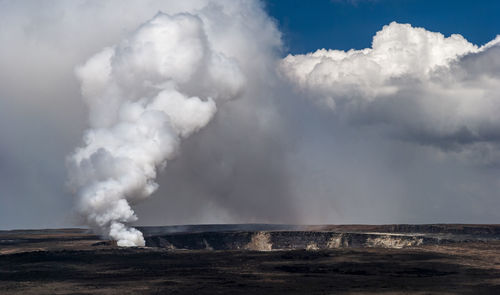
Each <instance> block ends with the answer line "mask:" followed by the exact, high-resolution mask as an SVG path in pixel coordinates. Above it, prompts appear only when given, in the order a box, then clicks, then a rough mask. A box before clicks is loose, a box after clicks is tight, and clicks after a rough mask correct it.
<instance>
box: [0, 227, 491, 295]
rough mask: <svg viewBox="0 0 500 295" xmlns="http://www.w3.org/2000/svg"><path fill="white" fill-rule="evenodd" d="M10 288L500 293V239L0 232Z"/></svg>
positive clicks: (1, 272) (2, 288)
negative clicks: (322, 244) (209, 246)
mask: <svg viewBox="0 0 500 295" xmlns="http://www.w3.org/2000/svg"><path fill="white" fill-rule="evenodd" d="M0 293H1V294H371V293H383V294H401V293H403V294H438V293H439V294H457V293H462V294H500V241H489V242H463V243H455V244H450V245H427V246H426V245H424V246H419V247H411V248H404V249H386V248H339V249H329V250H318V251H305V250H293V251H268V252H257V251H248V250H229V251H209V250H190V251H186V250H174V251H171V250H167V249H162V248H128V249H125V248H117V247H116V246H114V245H112V243H108V242H105V241H104V242H103V241H102V240H99V238H98V237H96V236H93V235H91V234H88V233H85V231H83V230H78V229H68V230H52V231H14V232H12V231H11V232H0Z"/></svg>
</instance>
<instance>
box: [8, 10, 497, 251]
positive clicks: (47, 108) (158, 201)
mask: <svg viewBox="0 0 500 295" xmlns="http://www.w3.org/2000/svg"><path fill="white" fill-rule="evenodd" d="M158 11H161V12H162V13H160V14H158ZM178 13H184V14H183V16H184V17H186V18H187V19H189V20H188V21H187V22H188V23H189V24H191V26H177V28H178V29H172V30H173V32H175V37H172V36H171V35H167V36H159V37H157V36H155V35H151V36H150V35H149V33H147V32H148V26H149V25H152V24H153V23H154V22H155V20H156V21H159V20H158V19H157V18H160V19H168V20H170V22H171V23H172V26H173V27H176V25H175V23H177V22H178V21H179V19H178V18H179V17H181V16H179V15H177V14H178ZM155 15H156V17H155ZM168 27H169V28H171V26H168ZM189 28H191V29H189ZM141 32H142V33H144V34H145V35H141V34H142V33H141ZM146 33H147V34H146ZM374 34H375V32H374ZM143 37H144V38H146V39H141V38H143ZM148 38H151V39H150V40H149V41H147V42H146V43H147V44H153V45H154V44H162V45H161V46H160V45H159V46H160V47H155V46H153V47H155V48H159V51H158V52H161V53H159V54H157V55H155V54H153V55H151V54H150V53H151V52H149V53H148V54H147V59H144V58H143V57H142V56H141V54H137V53H138V52H139V53H140V51H141V50H143V49H144V48H141V49H138V47H136V46H135V45H134V44H141V43H140V42H139V43H137V42H136V41H137V40H138V39H141V40H148ZM0 40H1V43H2V44H6V46H2V47H0V77H1V78H0V137H1V141H0V184H1V186H0V196H1V198H2V206H1V208H0V225H2V227H6V228H13V227H46V226H68V225H70V224H79V223H78V222H79V221H80V220H74V219H73V218H72V216H73V214H72V213H68V212H70V211H71V208H72V207H73V204H75V203H77V204H78V206H77V210H76V211H77V212H79V213H80V214H82V213H83V216H84V220H85V223H86V224H89V225H92V226H97V227H101V226H102V228H104V229H103V232H104V234H106V233H108V234H109V232H107V231H109V229H110V226H111V224H112V223H113V221H116V222H118V223H119V224H127V225H128V223H130V222H132V221H133V220H134V219H135V216H137V217H138V218H139V221H138V223H140V224H183V223H207V222H208V223H218V222H277V223H404V222H496V221H497V219H498V213H497V211H498V210H496V209H497V208H499V206H500V198H499V196H498V189H499V188H500V182H499V177H498V176H499V172H500V171H499V170H498V167H499V165H498V164H499V163H500V162H499V157H498V151H499V149H498V138H500V137H499V136H498V134H499V133H498V131H499V128H500V124H499V122H498V116H496V115H495V114H497V113H498V108H499V107H500V97H499V96H498V94H497V93H500V92H499V91H498V88H499V87H498V85H499V83H498V82H499V81H498V80H499V78H500V69H499V64H500V53H499V49H498V48H499V47H498V45H495V44H496V41H492V42H490V43H489V44H488V45H484V46H478V45H473V44H471V43H469V42H468V41H467V40H465V39H464V38H462V37H460V36H457V35H454V36H450V37H445V36H442V35H440V34H439V33H432V32H429V31H426V30H425V29H420V28H413V27H411V26H410V25H404V24H397V23H392V24H390V25H388V26H386V27H384V28H383V29H382V30H381V31H379V32H378V33H376V35H375V37H374V42H373V45H372V48H369V49H363V50H352V51H348V52H343V51H335V50H319V51H317V52H315V53H311V54H305V55H295V56H288V57H286V58H284V59H283V60H281V54H282V50H283V49H282V44H281V35H280V32H279V31H278V29H277V26H276V24H275V22H274V21H273V20H272V19H271V18H270V17H269V16H267V14H266V13H265V10H264V9H263V5H262V4H261V3H260V2H257V1H107V2H101V1H71V2H69V1H44V2H39V1H32V2H29V1H28V2H24V1H23V2H22V3H21V2H20V1H4V2H0ZM141 42H142V41H141ZM178 42H181V43H182V44H184V43H185V44H186V45H185V47H182V46H181V47H182V48H185V49H183V50H176V49H175V48H179V45H178V44H179V43H178ZM172 44H177V45H178V46H176V47H175V48H174V47H169V46H171V45H172ZM146 47H147V46H146ZM144 50H146V49H144ZM191 50H192V51H191ZM154 52H156V49H155V50H154ZM191 53H192V54H191ZM96 54H97V55H96ZM151 56H152V57H154V58H153V59H151V60H149V58H150V57H151ZM179 56H182V58H180V57H179ZM214 56H217V57H220V58H214ZM137 57H139V58H137ZM174 57H175V58H174ZM184 57H185V58H186V59H184ZM158 60H159V61H162V60H163V64H164V65H168V66H165V67H159V65H161V64H162V62H160V63H158V62H157V61H158ZM214 60H216V61H214ZM181 61H182V62H181ZM214 63H215V64H214ZM217 63H219V64H217ZM221 64H223V65H224V66H221ZM103 65H104V67H105V69H102V70H99V68H101V67H103ZM227 65H229V66H227ZM106 67H107V68H106ZM75 69H76V75H75ZM96 69H97V71H96V72H93V71H95V70H96ZM104 73H108V75H104ZM201 73H211V74H204V75H201ZM238 73H239V74H238ZM240 75H241V79H240V78H238V77H240ZM77 76H78V79H77ZM106 76H109V77H112V80H113V82H112V83H110V82H109V81H107V80H106V79H108V78H107V77H106ZM221 76H222V77H226V78H224V79H220V78H217V77H221ZM228 76H229V77H230V78H227V77H228ZM96 85H97V86H96ZM80 89H82V91H83V97H84V100H83V101H84V102H85V103H83V102H82V94H81V93H80ZM118 93H121V94H118ZM161 93H167V94H168V95H167V98H166V99H165V100H163V99H160V98H161V97H164V96H162V95H160V94H161ZM171 97H177V98H179V99H178V101H177V102H179V104H176V107H180V108H181V109H184V107H183V106H184V105H185V103H186V102H187V101H193V100H190V99H191V98H194V97H198V98H199V100H196V99H194V101H196V102H197V103H196V104H199V105H200V107H201V109H202V110H203V111H200V112H198V111H197V112H196V114H197V115H196V116H187V117H176V116H177V115H179V114H180V113H179V112H175V113H173V112H172V110H173V108H172V107H171V106H172V105H171V103H172V100H171ZM210 98H211V99H212V100H211V99H210ZM229 99H233V100H231V101H228V100H229ZM223 101H224V102H225V103H224V104H221V103H220V102H223ZM311 101H312V102H314V103H312V104H311V103H310V102H311ZM138 102H140V103H138ZM160 102H161V103H160ZM164 102H165V103H164ZM167 102H168V103H167ZM86 105H87V106H88V108H86V107H85V106H86ZM167 105H168V107H167ZM318 106H319V107H318ZM325 106H326V107H325ZM137 107H138V108H139V109H140V112H144V111H146V110H148V111H149V110H153V109H154V110H156V111H160V112H162V113H163V115H162V114H160V116H161V117H162V118H160V119H158V120H156V119H155V120H152V121H148V124H150V123H151V124H153V123H152V122H167V121H169V122H170V123H168V124H166V125H169V127H165V124H160V125H161V126H160V127H158V126H156V127H152V126H153V125H155V124H156V123H154V124H153V125H148V124H146V126H147V128H146V130H153V132H158V133H159V134H162V135H164V137H163V138H165V144H161V146H162V148H159V149H157V153H155V156H154V157H152V158H147V157H146V158H147V159H144V158H142V156H143V155H144V152H143V149H144V148H147V147H145V146H143V144H145V143H147V142H149V140H150V137H149V136H145V137H144V140H139V139H140V138H141V137H138V136H135V135H134V136H129V134H131V133H129V131H127V130H123V128H121V127H120V128H117V127H116V126H117V125H120V124H128V127H131V128H135V127H136V126H137V125H138V123H139V121H140V119H139V117H137V116H136V115H135V114H136V110H137ZM201 109H200V110H201ZM216 110H217V112H216V113H215V111H216ZM88 114H89V115H90V117H89V119H87V115H88ZM182 114H185V112H182ZM199 114H205V116H203V117H202V116H200V115H199ZM167 117H168V118H167ZM193 119H195V121H194V122H193V121H192V120H193ZM210 119H211V122H210V123H208V121H210ZM141 122H142V121H141ZM207 124H208V125H207ZM204 125H206V126H205V127H204V128H201V127H203V126H204ZM87 126H90V127H91V129H90V131H89V132H86V133H85V134H86V135H85V138H86V139H85V141H84V142H83V143H82V140H81V135H82V134H83V133H84V129H86V128H87ZM128 127H127V128H128ZM127 128H125V129H127ZM119 129H120V130H119ZM103 133H104V134H106V135H105V136H104V137H105V138H107V139H106V143H103V142H104V141H102V140H101V139H102V138H101V137H100V136H101V135H102V134H103ZM187 135H191V136H190V137H189V138H187V137H188V136H187ZM97 137H99V138H101V139H99V140H94V139H92V138H97ZM180 138H183V139H185V140H183V141H180V140H179V139H180ZM108 139H109V141H111V143H109V142H108ZM129 144H132V145H133V146H134V148H136V150H135V151H133V152H131V151H123V149H121V148H119V147H123V146H124V145H125V146H128V145H129ZM77 146H81V147H83V148H82V149H81V150H78V151H77V153H76V154H74V155H75V157H76V158H77V159H78V160H81V159H84V158H89V157H91V156H90V154H92V153H95V152H96V151H98V150H99V148H100V147H104V146H107V147H111V148H110V151H111V156H112V157H116V156H118V155H120V157H121V156H123V155H125V158H129V159H130V160H127V161H125V162H126V163H127V164H126V165H125V166H127V167H128V168H123V167H122V168H120V169H119V170H121V171H124V174H121V173H120V174H119V175H129V174H130V173H135V171H136V168H138V167H140V169H138V170H137V171H141V172H145V171H146V170H147V173H143V174H140V175H139V176H138V178H137V179H139V180H140V181H139V182H138V183H140V184H138V185H137V186H136V185H135V184H134V185H133V186H134V187H129V188H126V189H124V188H123V187H122V188H121V189H120V190H122V189H124V190H125V191H127V193H120V194H119V195H120V197H118V198H117V199H115V200H123V199H125V200H126V201H127V204H128V202H129V201H130V202H131V204H132V206H131V207H130V208H129V207H127V206H128V205H127V206H124V207H123V208H126V209H127V210H124V211H120V210H119V212H121V213H123V212H125V213H124V214H121V213H120V214H118V215H113V217H112V218H111V219H109V218H104V219H100V217H99V216H106V214H107V213H109V212H114V211H113V210H114V209H116V208H117V207H115V206H113V205H111V206H109V207H108V205H109V204H113V202H110V203H106V206H104V207H106V208H111V211H108V210H107V209H106V210H103V211H101V209H102V208H101V207H99V208H98V209H96V208H95V207H92V206H90V207H88V206H85V205H82V203H81V200H82V198H81V196H82V194H80V198H77V199H75V198H73V197H72V196H71V194H70V192H68V191H67V190H66V191H65V189H64V183H65V181H66V179H67V176H66V172H65V167H64V165H65V157H66V155H69V154H72V153H73V150H74V148H75V147H77ZM120 149H121V150H120ZM148 149H149V148H148ZM121 153H124V154H121ZM137 154H140V155H141V157H138V156H136V155H137ZM96 155H99V157H97V156H96V161H97V162H96V163H98V164H99V165H102V166H103V168H105V170H106V169H110V168H112V167H114V165H115V164H116V163H115V162H114V161H111V163H110V162H109V161H108V160H109V158H108V157H107V156H106V153H101V152H97V153H96ZM174 156H175V157H174ZM165 160H168V164H167V165H166V167H165V169H164V170H163V172H162V173H160V174H156V173H155V172H154V171H155V169H154V168H156V167H160V168H161V166H163V165H162V164H163V163H164V162H165ZM138 161H141V162H140V163H141V164H138V163H137V162H138ZM70 163H71V162H70ZM113 163H115V164H113ZM120 163H121V162H120ZM143 163H146V164H143ZM120 165H122V164H120ZM129 165H131V166H129ZM130 167H132V168H130ZM129 168H130V169H129ZM74 169H75V168H74V167H73V168H71V164H70V171H72V172H71V173H70V174H71V175H72V178H71V180H72V181H70V185H71V186H72V188H73V189H74V190H75V191H79V190H80V191H82V190H81V189H82V188H83V187H87V185H89V183H92V184H93V185H90V186H91V187H93V188H95V187H96V186H99V184H102V183H103V182H106V183H108V182H109V181H112V182H119V183H122V185H125V186H127V185H132V184H131V183H129V182H128V180H127V181H124V179H125V178H121V176H117V175H116V174H115V172H116V171H114V169H110V170H113V171H111V172H110V171H106V173H104V174H99V175H97V174H95V173H94V172H92V173H84V175H83V176H82V175H80V173H81V172H82V171H83V170H81V169H80V168H79V169H76V170H74ZM75 171H76V172H75ZM134 176H137V174H134ZM155 177H156V183H158V184H159V188H158V189H157V191H156V192H155V193H154V194H153V197H152V198H148V199H147V200H144V202H142V203H137V201H138V199H143V198H142V197H145V196H147V195H149V193H150V192H152V191H153V190H154V189H155V188H156V186H155V185H154V184H153V182H152V181H154V179H155ZM129 190H130V191H129ZM78 200H80V201H78ZM128 209H132V210H134V211H135V212H136V214H135V215H134V214H133V212H132V211H131V210H128ZM94 213H96V214H94ZM101 221H102V222H103V224H100V222H101ZM125 230H127V228H126V227H125ZM115 238H117V239H120V236H116V237H115ZM136 244H140V239H139V242H137V243H136Z"/></svg>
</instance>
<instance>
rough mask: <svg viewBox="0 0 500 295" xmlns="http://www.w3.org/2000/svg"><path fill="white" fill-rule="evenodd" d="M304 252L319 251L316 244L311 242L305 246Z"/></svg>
mask: <svg viewBox="0 0 500 295" xmlns="http://www.w3.org/2000/svg"><path fill="white" fill-rule="evenodd" d="M306 250H307V251H315V250H319V247H318V245H317V244H316V243H314V242H311V243H309V244H307V246H306Z"/></svg>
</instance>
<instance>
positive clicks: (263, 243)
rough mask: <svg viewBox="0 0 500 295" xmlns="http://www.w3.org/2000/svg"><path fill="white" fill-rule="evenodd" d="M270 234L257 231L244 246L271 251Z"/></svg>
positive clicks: (255, 249) (248, 248)
mask: <svg viewBox="0 0 500 295" xmlns="http://www.w3.org/2000/svg"><path fill="white" fill-rule="evenodd" d="M272 248H273V244H271V235H270V234H269V233H268V232H257V233H255V234H254V235H253V236H252V240H250V243H248V244H247V245H246V246H245V249H247V250H254V251H271V250H272Z"/></svg>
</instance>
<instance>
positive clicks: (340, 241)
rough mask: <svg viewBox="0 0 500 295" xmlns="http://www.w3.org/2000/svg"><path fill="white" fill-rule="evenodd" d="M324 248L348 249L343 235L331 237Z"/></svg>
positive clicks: (347, 243)
mask: <svg viewBox="0 0 500 295" xmlns="http://www.w3.org/2000/svg"><path fill="white" fill-rule="evenodd" d="M326 247H327V248H328V249H336V248H346V247H349V242H348V241H347V239H345V238H344V234H339V235H337V236H334V237H331V238H330V240H329V241H328V242H327V243H326Z"/></svg>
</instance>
